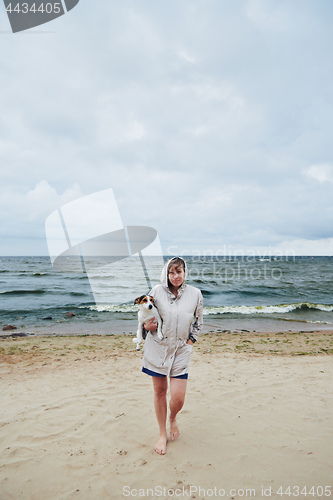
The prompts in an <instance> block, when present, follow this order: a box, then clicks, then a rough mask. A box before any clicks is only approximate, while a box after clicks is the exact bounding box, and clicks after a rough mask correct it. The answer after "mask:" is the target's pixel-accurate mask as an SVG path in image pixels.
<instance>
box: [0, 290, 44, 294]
mask: <svg viewBox="0 0 333 500" xmlns="http://www.w3.org/2000/svg"><path fill="white" fill-rule="evenodd" d="M0 293H1V294H2V295H27V294H37V295H42V294H43V293H47V292H46V290H7V291H5V292H0Z"/></svg>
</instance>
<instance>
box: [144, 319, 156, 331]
mask: <svg viewBox="0 0 333 500" xmlns="http://www.w3.org/2000/svg"><path fill="white" fill-rule="evenodd" d="M143 326H144V329H145V330H147V331H148V332H156V330H157V323H156V322H155V316H154V317H153V318H151V319H150V320H149V321H148V323H144V325H143Z"/></svg>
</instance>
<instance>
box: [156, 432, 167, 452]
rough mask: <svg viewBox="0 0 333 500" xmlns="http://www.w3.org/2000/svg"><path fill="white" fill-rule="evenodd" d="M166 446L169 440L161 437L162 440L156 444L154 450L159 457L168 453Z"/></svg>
mask: <svg viewBox="0 0 333 500" xmlns="http://www.w3.org/2000/svg"><path fill="white" fill-rule="evenodd" d="M166 445H167V438H166V437H165V436H161V437H160V439H159V440H158V441H157V443H156V444H155V448H154V450H155V451H156V453H158V454H159V455H165V453H166Z"/></svg>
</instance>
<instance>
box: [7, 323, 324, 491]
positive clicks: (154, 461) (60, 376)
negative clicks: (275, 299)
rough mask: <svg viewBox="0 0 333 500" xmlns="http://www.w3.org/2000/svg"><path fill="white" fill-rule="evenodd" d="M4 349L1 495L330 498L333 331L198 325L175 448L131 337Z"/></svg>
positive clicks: (29, 342)
mask: <svg viewBox="0 0 333 500" xmlns="http://www.w3.org/2000/svg"><path fill="white" fill-rule="evenodd" d="M0 353H1V354H0V360H1V364H0V374H1V405H0V443H1V449H0V491H1V493H0V498H1V500H9V499H15V500H18V499H25V500H27V499H43V500H44V499H47V500H53V499H61V500H63V499H109V498H110V499H120V498H154V499H155V498H197V499H207V498H243V497H257V498H263V497H270V498H280V499H281V498H291V497H292V498H293V497H295V496H299V497H300V498H328V497H330V496H332V493H331V492H332V490H333V485H332V478H333V474H332V470H333V468H332V467H333V453H332V449H333V420H332V415H333V396H332V380H333V363H332V359H333V358H332V357H331V355H332V354H333V331H332V330H330V331H329V330H328V331H318V332H316V331H312V332H294V333H291V332H283V331H280V332H275V333H265V332H260V333H258V332H241V333H240V332H231V331H227V332H222V331H221V332H217V333H216V332H215V333H209V334H205V335H202V336H201V337H200V339H199V341H198V342H197V344H196V346H195V348H194V349H193V355H192V359H191V368H190V377H189V382H188V391H187V397H186V401H185V406H184V408H183V410H182V412H181V414H180V415H179V419H178V421H179V426H180V430H181V435H180V437H179V439H178V440H177V441H175V442H169V443H168V448H167V454H166V455H165V456H158V455H157V454H156V453H155V452H154V450H153V447H154V444H155V442H156V440H157V437H158V432H157V423H156V421H155V414H154V410H153V392H152V383H151V379H150V377H148V376H147V375H144V374H142V373H141V353H140V352H136V351H135V346H134V344H133V343H132V340H131V337H129V336H111V335H110V336H96V335H95V336H53V337H51V336H38V337H37V336H35V337H34V336H31V337H22V338H21V337H19V338H11V337H9V338H6V339H0ZM329 487H330V488H329ZM288 488H289V490H288Z"/></svg>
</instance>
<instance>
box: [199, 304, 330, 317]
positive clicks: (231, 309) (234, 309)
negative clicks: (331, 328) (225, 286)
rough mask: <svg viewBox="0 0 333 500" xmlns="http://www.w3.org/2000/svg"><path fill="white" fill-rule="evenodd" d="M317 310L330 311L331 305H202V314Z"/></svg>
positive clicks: (282, 312)
mask: <svg viewBox="0 0 333 500" xmlns="http://www.w3.org/2000/svg"><path fill="white" fill-rule="evenodd" d="M306 309H308V310H317V311H325V312H332V311H333V305H327V304H312V303H311V302H297V303H295V304H278V305H274V306H220V307H214V306H211V307H204V315H210V314H276V313H279V314H285V313H289V312H292V311H297V310H306Z"/></svg>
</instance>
